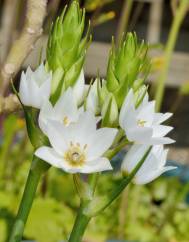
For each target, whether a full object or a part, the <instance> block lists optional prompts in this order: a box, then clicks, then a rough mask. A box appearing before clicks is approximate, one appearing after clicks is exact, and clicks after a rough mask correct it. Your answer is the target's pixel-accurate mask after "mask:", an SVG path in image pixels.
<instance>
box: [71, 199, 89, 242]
mask: <svg viewBox="0 0 189 242" xmlns="http://www.w3.org/2000/svg"><path fill="white" fill-rule="evenodd" d="M83 209H84V206H83V204H82V203H81V206H80V209H79V211H78V214H77V217H76V220H75V224H74V227H73V229H72V232H71V234H70V238H69V240H68V242H81V241H82V237H83V235H84V232H85V229H86V227H87V225H88V223H89V221H90V219H91V218H90V217H88V216H86V215H85V214H84V213H83Z"/></svg>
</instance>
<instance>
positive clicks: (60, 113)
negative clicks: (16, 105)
mask: <svg viewBox="0 0 189 242" xmlns="http://www.w3.org/2000/svg"><path fill="white" fill-rule="evenodd" d="M79 113H80V110H79V109H78V107H77V103H76V99H75V95H74V91H73V90H72V88H68V89H67V90H66V92H64V93H63V95H62V96H61V97H60V98H59V99H58V101H57V102H56V104H55V105H54V106H53V105H52V104H51V102H50V101H48V100H47V101H46V102H44V103H43V105H42V108H41V110H40V113H39V126H40V128H41V130H42V131H43V133H45V134H46V135H47V126H48V120H56V121H59V122H60V123H63V124H64V125H65V126H68V125H69V124H70V123H72V122H77V121H78V118H79Z"/></svg>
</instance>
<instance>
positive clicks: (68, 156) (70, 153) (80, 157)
mask: <svg viewBox="0 0 189 242" xmlns="http://www.w3.org/2000/svg"><path fill="white" fill-rule="evenodd" d="M86 148H87V145H84V148H83V149H82V148H81V145H80V143H76V144H74V143H73V142H72V141H70V147H69V148H68V150H67V151H66V152H65V154H64V159H65V160H66V161H67V162H68V163H69V164H70V165H71V166H74V167H81V166H82V165H83V164H84V163H85V160H86V155H85V149H86Z"/></svg>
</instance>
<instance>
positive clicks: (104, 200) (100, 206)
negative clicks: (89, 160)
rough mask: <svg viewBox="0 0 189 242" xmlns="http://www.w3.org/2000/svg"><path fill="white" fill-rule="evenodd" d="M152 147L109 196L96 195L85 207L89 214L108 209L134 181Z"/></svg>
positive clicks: (93, 214) (94, 214)
mask: <svg viewBox="0 0 189 242" xmlns="http://www.w3.org/2000/svg"><path fill="white" fill-rule="evenodd" d="M151 149H152V146H150V148H149V149H148V150H147V151H146V152H145V154H144V156H143V157H142V159H141V160H140V161H139V162H138V164H137V165H136V167H135V168H134V169H133V171H132V172H131V173H130V174H129V175H128V176H127V177H125V178H124V179H123V180H122V181H121V183H120V184H119V185H118V186H116V187H115V189H113V190H112V191H111V193H110V194H109V195H108V196H102V197H96V198H95V197H94V199H93V200H92V201H91V202H90V203H89V204H88V206H86V207H85V214H86V215H87V216H89V217H92V216H96V215H98V214H99V213H101V212H102V211H104V209H106V208H107V207H108V206H109V205H110V204H111V203H112V202H113V201H114V200H115V199H116V198H117V197H118V196H119V195H120V194H121V192H122V191H123V190H124V189H125V188H126V186H127V185H128V184H129V183H130V182H131V181H132V179H133V178H134V176H135V175H136V173H137V172H138V170H139V169H140V168H141V166H142V165H143V163H144V161H145V160H146V158H147V156H148V154H149V153H150V151H151Z"/></svg>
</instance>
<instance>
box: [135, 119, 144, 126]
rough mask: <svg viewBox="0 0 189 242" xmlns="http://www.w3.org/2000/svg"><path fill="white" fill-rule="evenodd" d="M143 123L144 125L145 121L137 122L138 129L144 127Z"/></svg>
mask: <svg viewBox="0 0 189 242" xmlns="http://www.w3.org/2000/svg"><path fill="white" fill-rule="evenodd" d="M145 123H146V121H145V120H141V119H139V120H138V121H137V125H138V126H140V127H144V125H145Z"/></svg>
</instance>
